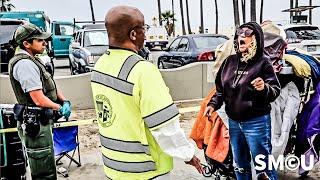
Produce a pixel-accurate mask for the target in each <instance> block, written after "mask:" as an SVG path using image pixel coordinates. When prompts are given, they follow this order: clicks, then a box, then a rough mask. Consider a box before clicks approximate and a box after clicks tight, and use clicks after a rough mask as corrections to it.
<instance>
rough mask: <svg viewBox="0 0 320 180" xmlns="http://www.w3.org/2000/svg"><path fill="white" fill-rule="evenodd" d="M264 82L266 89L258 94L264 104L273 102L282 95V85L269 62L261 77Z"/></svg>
mask: <svg viewBox="0 0 320 180" xmlns="http://www.w3.org/2000/svg"><path fill="white" fill-rule="evenodd" d="M261 78H262V79H263V80H264V83H265V88H264V90H263V91H261V92H258V96H259V98H260V99H261V98H262V99H263V100H264V102H269V103H270V102H273V101H274V100H276V98H277V97H278V96H279V95H280V89H281V87H280V83H279V80H278V78H277V75H276V73H275V72H274V70H273V67H272V65H271V63H269V61H266V63H265V66H264V69H263V75H262V77H261Z"/></svg>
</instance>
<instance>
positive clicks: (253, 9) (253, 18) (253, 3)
mask: <svg viewBox="0 0 320 180" xmlns="http://www.w3.org/2000/svg"><path fill="white" fill-rule="evenodd" d="M250 9H251V14H250V15H251V21H254V22H255V21H256V0H251V1H250Z"/></svg>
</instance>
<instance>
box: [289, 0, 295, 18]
mask: <svg viewBox="0 0 320 180" xmlns="http://www.w3.org/2000/svg"><path fill="white" fill-rule="evenodd" d="M293 1H294V0H290V9H292V8H293ZM292 16H293V12H291V11H290V23H292Z"/></svg>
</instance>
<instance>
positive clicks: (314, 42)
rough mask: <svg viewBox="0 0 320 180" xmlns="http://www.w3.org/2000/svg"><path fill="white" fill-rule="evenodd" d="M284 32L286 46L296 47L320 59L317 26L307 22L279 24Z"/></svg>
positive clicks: (319, 41)
mask: <svg viewBox="0 0 320 180" xmlns="http://www.w3.org/2000/svg"><path fill="white" fill-rule="evenodd" d="M281 27H282V28H283V30H284V31H285V33H286V40H287V42H288V47H297V48H299V49H303V50H305V51H307V52H308V53H310V54H311V55H313V56H315V57H317V58H318V59H320V30H319V27H317V26H314V25H308V24H290V25H284V26H281Z"/></svg>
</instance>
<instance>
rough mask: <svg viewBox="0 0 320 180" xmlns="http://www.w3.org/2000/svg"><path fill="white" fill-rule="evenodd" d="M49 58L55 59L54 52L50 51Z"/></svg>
mask: <svg viewBox="0 0 320 180" xmlns="http://www.w3.org/2000/svg"><path fill="white" fill-rule="evenodd" d="M48 56H49V57H51V58H53V56H54V53H53V50H49V51H48Z"/></svg>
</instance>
